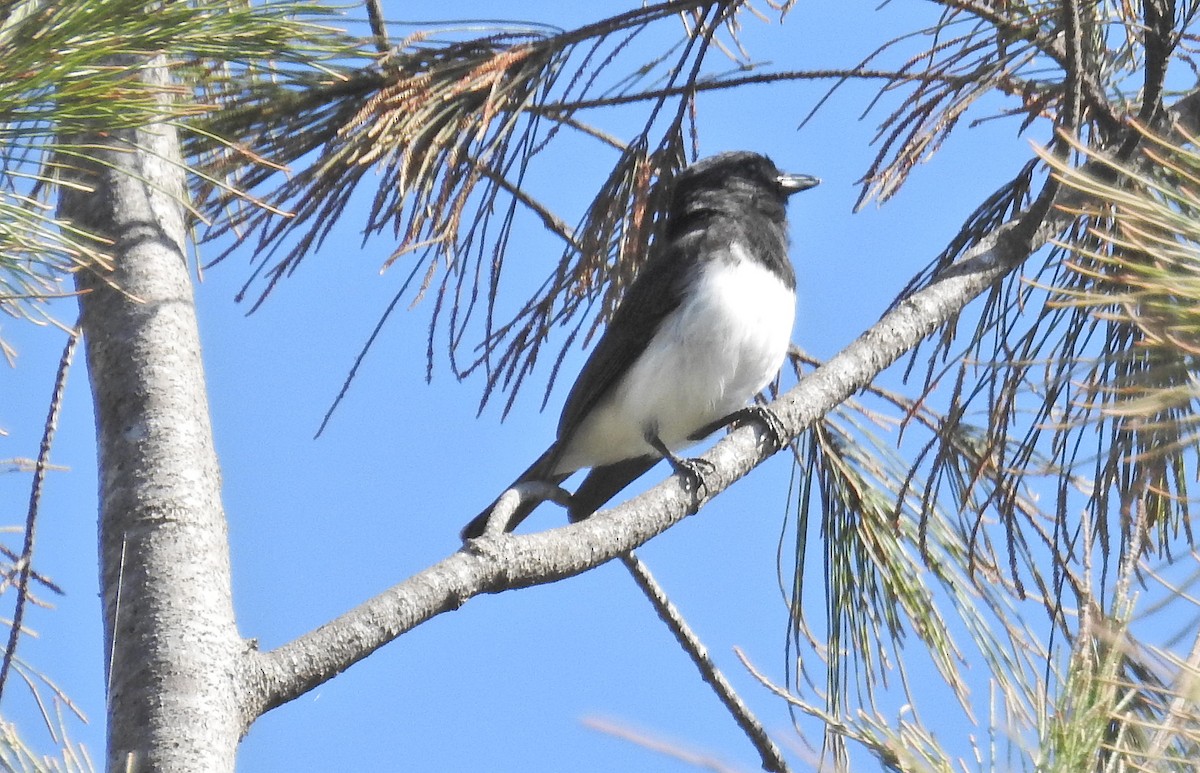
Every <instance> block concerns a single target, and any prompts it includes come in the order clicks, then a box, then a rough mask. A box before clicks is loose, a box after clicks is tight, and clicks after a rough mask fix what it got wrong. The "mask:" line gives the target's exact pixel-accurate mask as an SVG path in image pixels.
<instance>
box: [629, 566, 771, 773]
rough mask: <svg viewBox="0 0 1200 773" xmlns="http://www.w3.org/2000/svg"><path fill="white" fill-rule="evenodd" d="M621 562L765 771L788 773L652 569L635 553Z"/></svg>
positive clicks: (761, 730)
mask: <svg viewBox="0 0 1200 773" xmlns="http://www.w3.org/2000/svg"><path fill="white" fill-rule="evenodd" d="M621 563H623V564H625V568H626V569H628V570H629V573H630V574H632V575H633V579H634V582H636V583H637V584H638V587H639V588H641V589H642V593H644V594H646V598H648V599H650V603H651V604H653V605H654V611H655V612H657V613H658V617H659V619H661V620H662V621H663V622H664V623H666V625H667V628H670V629H671V633H672V635H674V636H675V640H676V641H677V642H679V646H680V647H682V648H683V651H684V652H686V653H687V654H688V657H690V658H691V659H692V662H693V663H695V664H696V668H697V669H699V670H700V676H702V677H703V678H704V681H706V682H708V684H709V686H711V687H712V688H713V692H715V693H716V694H717V697H718V698H720V699H721V703H723V704H725V708H726V709H728V710H729V713H730V714H732V715H733V719H734V721H736V722H737V723H738V726H739V727H740V728H741V729H742V732H743V733H745V734H746V737H747V738H749V739H750V743H752V744H754V748H755V749H757V750H758V755H759V757H761V758H762V766H763V770H768V771H772V772H773V773H788V770H789V768H788V765H787V762H785V761H784V759H783V752H781V751H779V747H778V746H776V745H775V742H774V741H772V740H771V737H770V736H769V735H767V731H766V730H764V729H763V726H762V723H761V722H759V721H758V717H756V716H754V713H753V712H752V711H751V710H750V707H749V706H747V705H746V702H745V701H743V700H742V698H741V696H739V695H738V694H737V691H736V690H735V689H734V688H733V685H732V684H730V683H729V680H728V679H726V678H725V674H723V673H721V670H720V669H719V668H717V664H716V663H714V662H713V660H712V658H711V657H709V655H708V648H706V647H705V646H704V642H702V641H700V637H699V636H697V635H696V632H695V631H693V630H692V628H691V626H689V625H688V623H687V620H685V619H684V617H683V615H682V614H681V613H680V612H679V610H678V609H677V608H676V607H675V605H674V604H673V603H671V599H670V598H668V597H667V592H666V591H665V590H664V589H663V587H662V586H661V585H659V584H658V580H656V579H654V575H653V574H651V573H650V569H649V568H648V567H647V566H646V565H645V564H644V563H642V560H641V559H640V558H638V557H637V556H636V555H634V554H633V553H629V554H628V555H624V556H621Z"/></svg>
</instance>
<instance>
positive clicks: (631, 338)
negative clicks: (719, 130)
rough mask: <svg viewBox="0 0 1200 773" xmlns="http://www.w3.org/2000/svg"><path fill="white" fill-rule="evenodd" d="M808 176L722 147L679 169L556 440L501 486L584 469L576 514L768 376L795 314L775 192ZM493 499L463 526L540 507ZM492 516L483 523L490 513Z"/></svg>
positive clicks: (686, 466)
mask: <svg viewBox="0 0 1200 773" xmlns="http://www.w3.org/2000/svg"><path fill="white" fill-rule="evenodd" d="M818 183H820V180H818V179H817V178H815V177H810V176H808V175H801V174H785V173H783V172H780V171H779V170H778V169H777V168H776V167H775V164H774V163H772V161H771V160H770V159H769V158H767V157H766V156H763V155H759V154H758V153H750V152H734V153H722V154H720V155H716V156H712V157H711V158H706V159H703V160H701V161H698V162H696V163H695V164H693V165H691V166H689V167H687V168H686V169H684V170H683V171H681V172H680V173H679V174H678V175H677V176H676V178H675V179H674V181H672V183H671V185H672V186H673V187H672V190H671V193H670V205H669V207H668V211H667V220H666V222H665V224H664V227H663V230H662V231H661V232H660V234H659V238H658V239H657V240H656V241H655V242H654V244H653V245H652V246H651V254H650V257H649V259H648V260H647V262H646V264H645V265H644V267H643V268H642V269H641V271H640V272H639V273H638V275H637V277H636V278H635V279H634V281H633V283H632V284H631V285H630V287H629V289H628V291H627V292H626V293H625V296H624V298H623V299H622V300H621V303H620V305H619V306H618V308H617V310H616V312H615V313H614V314H613V317H612V320H611V321H610V322H609V324H608V328H607V329H606V330H605V332H604V335H603V336H601V338H600V341H599V343H597V345H596V348H595V350H594V351H593V352H592V354H591V356H590V357H589V358H588V360H587V363H586V364H585V365H584V366H583V370H582V371H581V372H580V374H579V377H578V378H577V379H576V381H575V385H574V386H573V387H571V391H570V393H569V394H568V395H567V401H566V404H565V405H564V407H563V412H562V417H561V418H560V419H559V422H558V438H557V439H556V440H555V441H554V443H553V444H552V445H551V446H550V448H549V449H547V450H546V453H544V454H542V455H541V457H539V458H538V460H537V461H536V462H534V463H533V465H532V466H530V468H529V469H528V470H526V471H525V472H524V473H522V474H521V476H520V477H519V478H517V480H516V481H515V482H514V483H513V486H512V487H510V488H513V487H516V486H518V485H520V484H523V483H543V484H548V485H549V486H551V487H558V486H559V485H560V484H561V483H562V482H563V481H564V480H566V479H567V477H568V476H570V475H571V473H573V472H575V471H577V470H582V469H585V468H590V472H589V473H588V475H587V477H586V478H585V479H584V480H583V482H582V483H581V484H580V485H579V488H578V489H576V490H575V493H574V494H573V495H570V496H569V497H568V498H567V499H566V500H565V501H567V502H568V503H569V504H568V510H569V513H570V517H571V519H572V520H578V519H580V518H586V517H587V516H588V515H591V514H592V513H593V512H595V511H596V510H597V509H598V508H599V507H601V506H602V505H603V504H604V503H605V502H607V501H608V500H609V499H611V498H612V497H613V496H615V495H616V494H617V493H618V492H619V491H620V490H621V489H623V488H625V486H627V485H629V484H630V483H631V482H633V480H634V479H636V478H637V477H639V476H640V475H642V474H643V473H644V472H646V471H647V470H649V469H650V468H651V467H653V466H654V465H655V464H656V463H657V462H659V461H660V460H662V459H667V460H668V461H669V462H670V463H671V465H672V467H673V468H674V469H675V470H676V471H677V472H681V473H684V474H688V475H690V476H692V477H695V478H697V479H698V472H697V470H696V468H695V466H694V464H692V463H691V461H690V460H686V459H680V458H679V457H677V456H676V455H675V452H676V451H678V450H680V449H682V448H685V447H686V446H688V445H691V444H692V443H695V442H697V441H699V440H702V439H703V438H704V437H706V436H708V435H710V434H711V433H712V432H714V431H716V430H717V429H719V428H720V427H721V426H724V425H725V424H728V423H729V422H730V421H731V420H732V419H733V418H735V416H736V414H738V413H739V411H742V410H745V408H746V404H747V402H748V401H749V400H750V399H751V398H753V397H754V396H755V395H756V394H758V393H759V392H760V391H762V389H763V388H764V387H766V385H767V384H769V383H770V382H771V380H772V379H773V378H775V375H776V373H778V372H779V368H780V366H781V365H782V364H783V360H784V357H785V356H786V354H787V348H788V343H789V341H790V339H791V334H792V323H793V320H794V318H795V314H796V274H795V272H794V271H793V269H792V264H791V261H790V260H789V258H788V234H787V209H786V206H787V200H788V197H789V196H791V195H792V194H793V193H796V192H798V191H803V190H807V189H809V188H812V187H813V186H815V185H817V184H818ZM499 502H500V500H497V502H493V503H492V505H491V506H489V507H488V508H487V509H486V510H485V511H484V512H482V513H480V514H479V515H478V516H476V517H475V519H474V520H472V521H471V522H470V523H469V524H467V526H466V527H465V528H464V529H463V531H462V536H463V538H464V539H470V538H473V537H478V536H480V535H482V534H483V533H484V532H485V530H487V531H500V530H501V528H502V529H503V530H504V531H512V530H513V529H514V528H516V527H517V525H518V524H520V523H521V521H523V520H524V519H525V518H526V517H527V516H528V515H529V513H530V512H532V511H533V509H534V508H535V507H536V506H537V505H538V504H539V502H540V500H537V499H534V498H531V497H522V498H521V499H520V501H518V502H517V504H516V507H515V508H508V510H509V512H507V513H504V512H501V509H499V508H497V504H498V503H499ZM494 510H495V511H496V513H495V514H496V515H497V516H500V517H503V518H504V520H505V522H504V523H503V524H491V525H490V526H489V521H490V520H491V519H492V516H493V511H494Z"/></svg>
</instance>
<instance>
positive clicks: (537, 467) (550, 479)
mask: <svg viewBox="0 0 1200 773" xmlns="http://www.w3.org/2000/svg"><path fill="white" fill-rule="evenodd" d="M557 462H558V446H557V444H556V445H552V446H550V448H548V449H546V453H544V454H542V455H541V456H540V457H538V460H537V461H536V462H534V463H533V464H531V465H530V466H529V469H528V470H526V471H525V472H523V473H521V475H520V476H519V477H518V478H517V479H516V480H515V481H513V482H512V485H511V486H509V487H508V488H512V487H513V486H517V485H520V484H521V483H529V482H531V481H539V482H542V483H549V484H552V485H554V486H557V485H559V484H561V483H562V482H563V481H564V480H566V479H567V478H568V477H570V475H571V473H569V472H567V473H556V472H554V466H555V464H556V463H557ZM506 490H507V489H506ZM499 501H500V500H499V499H497V500H496V501H495V502H492V503H491V504H490V505H488V506H487V508H485V509H484V511H483V512H482V513H480V514H479V515H477V516H475V517H474V518H472V519H471V522H470V523H468V524H467V525H466V526H464V527H463V530H462V532H461V535H462V538H463V540H464V541H466V540H469V539H474V538H476V537H479V536H482V534H483V530H484V527H485V526H487V522H488V518H490V517H491V515H492V510H494V509H495V507H496V504H497V503H498V502H499ZM540 504H541V502H540V501H537V500H532V501H523V502H521V503H520V504H519V505H517V507H516V509H515V510H513V512H512V515H511V516H509V519H508V523H506V524H505V525H504V531H512V530H513V529H515V528H517V526H518V525H519V524H520V523H521V521H523V520H525V519H526V518H528V517H529V514H530V513H532V512H533V510H534V508H535V507H537V506H538V505H540Z"/></svg>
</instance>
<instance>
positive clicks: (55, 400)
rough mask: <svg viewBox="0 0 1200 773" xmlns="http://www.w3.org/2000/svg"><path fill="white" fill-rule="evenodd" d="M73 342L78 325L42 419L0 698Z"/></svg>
mask: <svg viewBox="0 0 1200 773" xmlns="http://www.w3.org/2000/svg"><path fill="white" fill-rule="evenodd" d="M77 343H79V327H78V326H76V328H75V330H74V331H73V332H72V333H71V336H70V337H69V338H68V339H67V343H66V346H64V347H63V353H62V357H61V358H59V361H58V373H57V374H56V375H55V377H54V389H53V391H52V392H51V393H50V413H49V415H48V416H47V417H46V426H45V429H44V430H43V432H42V445H41V448H40V449H39V450H38V458H37V464H36V466H35V467H34V470H33V485H32V486H31V487H30V492H29V511H28V513H27V514H26V516H25V544H24V546H23V547H22V548H21V557H20V559H19V560H18V561H17V566H18V569H19V575H18V578H17V583H16V588H17V603H16V608H15V609H14V611H13V617H12V624H11V626H10V628H9V631H8V645H7V646H6V647H5V648H4V660H3V662H2V663H0V697H2V696H3V695H4V685H5V683H6V682H7V681H8V673H9V670H10V669H11V668H12V663H13V658H14V657H15V656H16V654H17V643H18V642H19V641H20V639H21V622H22V620H23V619H24V618H25V605H26V602H27V601H28V600H29V578H30V576H31V575H32V574H33V546H34V541H35V538H36V536H37V517H38V506H39V505H40V504H41V501H42V486H43V484H44V483H45V482H46V470H47V468H48V466H49V461H50V448H51V447H52V446H53V445H54V432H55V430H57V429H58V416H59V413H60V412H61V411H62V398H63V391H64V390H65V388H66V385H67V372H68V371H69V370H70V369H71V360H72V358H73V357H74V355H75V344H77Z"/></svg>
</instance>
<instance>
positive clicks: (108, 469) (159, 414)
mask: <svg viewBox="0 0 1200 773" xmlns="http://www.w3.org/2000/svg"><path fill="white" fill-rule="evenodd" d="M144 77H146V78H148V79H152V80H156V81H158V82H162V83H164V84H165V82H166V78H167V76H166V73H165V68H163V67H161V66H156V67H154V68H149V69H147V70H145V75H144ZM75 139H76V140H77V141H79V142H80V143H81V144H87V145H90V146H92V147H93V148H95V150H93V151H89V154H90V155H92V156H93V157H94V158H95V159H96V160H95V161H94V162H88V163H80V164H78V166H79V167H80V169H79V170H78V172H77V173H75V174H74V175H73V176H72V179H73V181H74V182H76V183H83V184H85V185H87V186H88V187H89V188H90V190H89V191H80V190H73V189H71V188H69V187H64V188H63V194H62V196H61V199H60V203H59V212H60V215H61V216H62V217H63V218H64V219H66V220H69V221H73V223H74V224H75V225H76V226H77V227H79V228H81V229H84V230H85V231H87V232H88V233H90V234H93V235H95V236H97V237H101V238H102V239H104V240H106V242H108V243H106V244H104V245H102V249H103V250H104V251H105V252H106V253H108V254H110V255H111V256H112V261H111V266H109V267H95V268H92V269H85V270H81V271H79V272H78V273H77V274H76V284H77V287H78V289H79V290H80V291H81V295H80V297H79V305H80V308H81V310H82V325H83V330H84V336H85V343H86V352H87V364H88V371H89V376H90V380H91V386H92V395H93V399H94V401H95V412H96V434H97V447H98V453H99V460H98V461H99V496H100V524H99V527H100V528H99V533H100V546H99V548H100V582H101V595H102V599H103V605H104V622H105V648H106V652H105V660H106V662H107V664H108V751H107V767H108V769H109V770H110V771H126V770H132V771H148V770H154V771H185V770H186V771H199V770H203V771H218V772H219V771H231V770H233V767H234V756H235V751H236V748H237V742H238V740H239V739H240V737H241V734H242V732H243V731H244V729H245V727H246V725H247V722H246V717H245V716H244V712H243V710H242V702H241V698H240V695H241V693H242V692H243V690H242V689H241V688H240V684H241V683H242V681H243V680H242V679H241V678H240V676H239V670H238V664H239V662H240V661H241V657H242V655H243V654H244V652H245V651H246V649H247V646H248V645H247V644H246V643H245V642H244V641H243V640H242V638H241V637H240V636H239V635H238V632H237V628H236V625H235V622H234V615H233V605H232V598H231V593H230V570H229V549H228V539H227V529H226V523H225V518H224V513H223V511H222V507H221V498H220V471H219V469H218V466H217V458H216V453H215V451H214V449H213V440H212V430H211V426H210V423H209V411H208V397H207V395H206V392H205V385H204V372H203V369H202V365H201V359H200V340H199V334H198V330H197V324H196V316H195V309H194V306H193V299H192V287H191V280H190V275H189V271H188V266H187V260H186V253H185V247H184V244H185V236H186V228H185V221H184V209H183V207H182V206H181V202H182V201H183V200H184V185H183V175H182V172H181V166H180V149H179V140H178V137H177V136H176V133H175V130H174V129H173V128H172V127H170V126H167V125H161V124H160V125H155V126H151V127H147V128H144V129H139V130H136V131H134V130H128V131H118V132H107V133H104V134H99V133H98V134H97V135H95V136H91V137H85V138H75Z"/></svg>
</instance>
